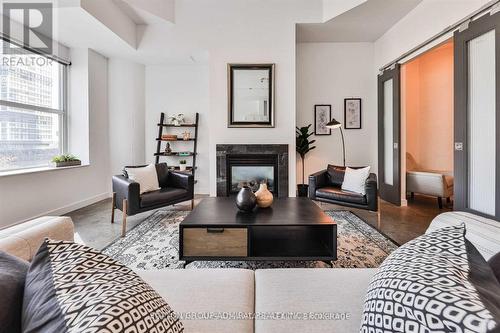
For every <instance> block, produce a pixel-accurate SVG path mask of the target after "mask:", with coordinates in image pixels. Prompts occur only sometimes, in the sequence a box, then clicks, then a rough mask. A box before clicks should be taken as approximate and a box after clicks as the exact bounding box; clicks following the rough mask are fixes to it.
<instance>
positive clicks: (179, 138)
mask: <svg viewBox="0 0 500 333" xmlns="http://www.w3.org/2000/svg"><path fill="white" fill-rule="evenodd" d="M195 140H196V139H195V138H189V139H187V140H184V139H183V138H182V137H177V140H168V139H160V138H156V141H168V142H177V141H184V142H187V141H195Z"/></svg>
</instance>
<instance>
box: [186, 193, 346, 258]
mask: <svg viewBox="0 0 500 333" xmlns="http://www.w3.org/2000/svg"><path fill="white" fill-rule="evenodd" d="M179 247H180V249H179V256H180V260H183V261H186V263H189V262H191V261H197V260H222V261H226V260H228V261H231V260H237V261H242V260H314V261H316V260H317V261H325V262H331V261H334V260H337V224H336V223H335V222H334V221H333V220H332V219H331V218H330V217H329V216H328V215H326V214H325V213H324V212H323V211H322V210H321V209H320V208H319V207H318V206H317V205H316V204H315V203H314V202H312V201H311V200H310V199H307V198H281V199H275V201H274V203H273V205H272V207H270V208H265V209H260V208H256V209H255V210H254V212H252V213H243V212H240V211H239V210H238V208H237V207H236V204H235V201H234V198H232V197H224V198H207V199H204V200H202V201H201V202H200V204H199V205H198V206H196V208H195V209H194V210H193V211H192V212H191V213H190V214H189V215H188V216H187V217H186V219H185V220H184V221H182V222H181V224H180V229H179Z"/></svg>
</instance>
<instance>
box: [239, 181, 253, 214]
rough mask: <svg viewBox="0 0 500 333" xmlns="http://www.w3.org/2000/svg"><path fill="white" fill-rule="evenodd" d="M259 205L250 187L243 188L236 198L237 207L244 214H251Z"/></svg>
mask: <svg viewBox="0 0 500 333" xmlns="http://www.w3.org/2000/svg"><path fill="white" fill-rule="evenodd" d="M256 205H257V198H256V197H255V194H254V193H253V192H252V189H251V188H250V187H248V186H243V187H242V188H241V190H240V191H239V192H238V195H237V196H236V206H238V208H239V209H240V210H242V211H244V212H251V211H252V210H253V209H254V208H255V206H256Z"/></svg>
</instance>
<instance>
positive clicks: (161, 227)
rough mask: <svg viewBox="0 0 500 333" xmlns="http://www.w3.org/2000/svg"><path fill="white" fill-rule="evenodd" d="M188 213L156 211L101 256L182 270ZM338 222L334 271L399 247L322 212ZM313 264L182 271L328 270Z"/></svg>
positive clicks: (202, 264) (371, 262) (347, 218)
mask: <svg viewBox="0 0 500 333" xmlns="http://www.w3.org/2000/svg"><path fill="white" fill-rule="evenodd" d="M188 213H189V212H181V211H168V210H159V211H156V212H155V213H153V214H152V215H151V216H149V217H148V218H146V219H145V220H144V221H143V222H142V223H140V224H139V225H138V226H136V227H135V228H134V229H132V230H130V231H128V233H127V235H126V236H125V237H124V238H121V239H118V240H116V241H115V242H114V243H112V244H111V245H109V246H108V247H106V248H105V249H104V250H103V252H104V253H106V254H107V255H109V256H111V257H112V258H114V259H116V260H118V261H120V262H121V263H123V264H124V265H126V266H128V267H130V268H132V269H147V270H151V269H167V268H171V269H176V268H184V262H182V261H179V252H178V248H179V223H181V222H182V220H183V219H184V218H185V217H186V216H187V214H188ZM325 213H326V214H328V215H330V216H331V217H332V218H333V219H334V220H335V221H336V222H337V235H338V244H337V257H338V260H337V261H335V262H333V267H344V268H371V267H378V266H379V265H380V264H381V263H382V261H384V259H385V258H386V257H387V256H388V255H389V254H390V253H391V252H392V251H394V250H395V249H396V248H397V247H398V246H397V245H396V244H395V243H394V242H392V241H391V240H390V239H388V238H386V237H385V236H384V235H382V234H381V233H379V232H378V231H377V230H375V229H374V228H373V227H371V226H370V225H368V224H367V223H366V222H364V221H363V220H361V219H360V218H359V217H358V216H356V215H354V214H353V213H351V212H349V211H325ZM327 267H330V266H329V265H327V264H326V263H324V262H319V261H318V262H316V261H195V262H192V263H190V264H188V265H186V267H185V268H245V269H262V268H327Z"/></svg>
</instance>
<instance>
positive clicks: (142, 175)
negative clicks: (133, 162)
mask: <svg viewBox="0 0 500 333" xmlns="http://www.w3.org/2000/svg"><path fill="white" fill-rule="evenodd" d="M125 171H126V172H127V174H128V178H129V179H131V180H133V181H134V182H136V183H139V191H140V194H143V193H146V192H151V191H157V190H159V189H160V184H159V182H158V174H157V173H156V167H155V165H154V164H149V165H148V166H145V167H142V168H125Z"/></svg>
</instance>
